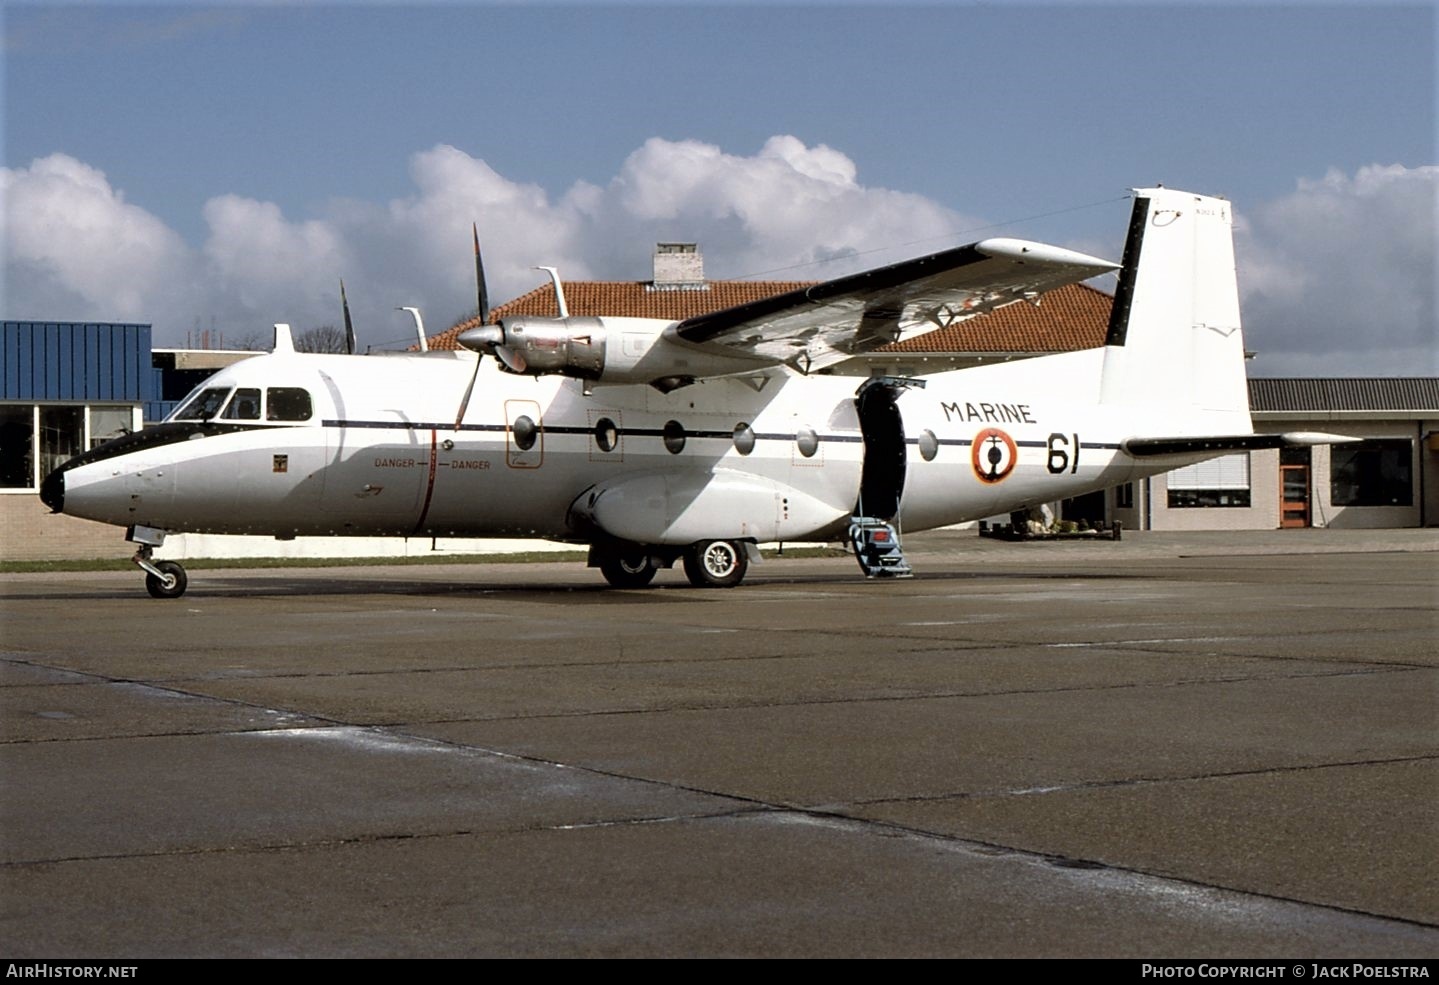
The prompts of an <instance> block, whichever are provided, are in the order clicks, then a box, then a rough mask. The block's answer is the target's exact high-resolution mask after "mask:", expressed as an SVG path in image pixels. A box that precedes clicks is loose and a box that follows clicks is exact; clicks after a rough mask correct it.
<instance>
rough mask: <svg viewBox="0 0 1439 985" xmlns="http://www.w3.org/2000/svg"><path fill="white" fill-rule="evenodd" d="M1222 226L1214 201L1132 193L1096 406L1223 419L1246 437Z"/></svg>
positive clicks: (1227, 227)
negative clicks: (1132, 407) (1129, 406)
mask: <svg viewBox="0 0 1439 985" xmlns="http://www.w3.org/2000/svg"><path fill="white" fill-rule="evenodd" d="M1232 225H1233V211H1232V209H1231V207H1230V204H1229V203H1228V202H1227V201H1225V200H1224V199H1220V198H1210V197H1207V196H1203V195H1194V194H1191V193H1189V192H1181V191H1173V190H1171V189H1168V188H1142V189H1135V200H1134V211H1133V213H1132V214H1131V216H1130V222H1129V235H1128V237H1127V239H1126V241H1125V245H1124V259H1123V264H1122V268H1121V270H1120V274H1119V286H1118V288H1117V290H1116V291H1115V296H1114V305H1113V308H1112V310H1111V313H1110V320H1109V330H1108V334H1107V336H1106V339H1105V356H1104V373H1103V377H1102V380H1101V384H1100V387H1101V389H1100V400H1101V402H1102V403H1105V404H1136V405H1138V404H1142V405H1147V406H1149V407H1155V406H1159V407H1164V406H1169V407H1173V408H1174V409H1175V411H1176V412H1179V411H1188V412H1189V415H1188V416H1190V417H1192V416H1193V411H1195V410H1202V411H1205V412H1209V413H1210V414H1212V413H1215V412H1217V413H1219V414H1221V415H1228V414H1233V415H1236V419H1235V421H1234V425H1233V426H1234V427H1242V429H1243V430H1245V431H1247V430H1249V428H1250V421H1249V390H1248V384H1247V382H1246V380H1245V374H1244V334H1243V331H1242V330H1241V327H1240V319H1239V287H1238V281H1237V279H1236V276H1235V269H1234V236H1233V229H1232ZM1241 417H1242V421H1241V419H1240V418H1241ZM1213 425H1214V421H1213V420H1212V418H1211V419H1210V420H1209V422H1208V423H1207V424H1206V427H1212V426H1213Z"/></svg>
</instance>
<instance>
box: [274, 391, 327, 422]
mask: <svg viewBox="0 0 1439 985" xmlns="http://www.w3.org/2000/svg"><path fill="white" fill-rule="evenodd" d="M314 413H315V410H314V406H313V405H312V404H311V402H310V391H309V390H304V389H301V388H300V387H297V386H272V387H270V388H269V389H267V390H266V391H265V420H267V421H308V420H309V419H310V418H311V417H312V416H313V415H314Z"/></svg>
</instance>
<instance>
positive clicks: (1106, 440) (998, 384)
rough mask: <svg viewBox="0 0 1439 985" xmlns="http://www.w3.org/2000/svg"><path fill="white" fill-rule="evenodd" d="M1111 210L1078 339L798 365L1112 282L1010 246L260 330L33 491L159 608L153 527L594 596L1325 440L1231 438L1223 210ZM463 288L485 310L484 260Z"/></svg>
mask: <svg viewBox="0 0 1439 985" xmlns="http://www.w3.org/2000/svg"><path fill="white" fill-rule="evenodd" d="M1135 195H1136V197H1135V201H1134V208H1133V215H1132V218H1131V220H1130V225H1129V234H1128V239H1127V242H1126V244H1125V248H1124V260H1123V264H1122V267H1119V270H1120V274H1119V286H1118V290H1117V293H1116V296H1115V300H1114V306H1113V314H1112V317H1111V320H1110V323H1109V330H1108V337H1107V338H1106V340H1105V345H1104V346H1103V347H1102V348H1098V349H1092V350H1087V351H1082V352H1071V353H1063V354H1059V355H1051V356H1042V357H1036V358H1033V359H1028V360H1024V361H1020V362H1014V363H1004V364H996V365H989V366H981V367H976V368H970V369H963V370H956V371H951V372H942V373H938V374H935V375H932V376H929V377H928V378H927V379H924V380H916V379H896V378H877V379H870V380H866V381H864V382H863V383H862V385H860V386H859V387H858V389H856V385H855V379H854V377H846V376H842V375H826V374H823V373H822V372H821V371H822V370H825V369H828V368H830V367H833V366H835V365H836V364H838V363H840V362H842V361H844V360H848V359H851V358H854V357H856V356H859V355H861V354H863V353H865V352H867V351H869V350H872V349H875V348H878V347H879V346H881V345H884V344H885V343H889V342H893V341H896V340H899V339H902V338H905V337H908V336H912V335H915V334H919V333H922V332H925V331H929V330H932V329H934V328H936V327H938V326H941V325H944V324H948V323H951V322H955V321H959V320H963V319H966V318H970V317H973V316H974V315H976V314H979V313H982V312H986V311H990V310H993V309H995V308H997V307H1000V306H1002V305H1006V304H1011V303H1015V302H1018V301H1021V300H1030V301H1036V302H1037V301H1038V299H1039V296H1040V295H1041V294H1042V293H1043V292H1044V291H1047V290H1050V289H1052V288H1054V287H1057V286H1060V285H1062V284H1067V283H1072V282H1076V281H1080V280H1084V279H1086V278H1089V277H1093V276H1095V275H1097V274H1100V273H1104V272H1107V271H1111V270H1114V269H1116V267H1117V265H1116V264H1113V263H1110V262H1108V261H1106V260H1100V259H1097V258H1095V257H1090V256H1085V255H1083V254H1080V253H1075V252H1072V251H1069V250H1064V249H1059V248H1057V247H1053V246H1045V245H1042V244H1038V243H1029V242H1024V241H1020V240H1013V239H988V240H984V241H983V242H979V243H975V244H973V245H970V246H964V247H959V248H957V249H952V250H946V251H944V252H941V253H935V254H932V255H929V256H924V257H920V258H917V259H914V260H909V261H905V262H903V263H898V264H894V265H892V266H888V267H881V268H878V269H875V270H871V271H868V272H865V273H861V274H856V275H853V276H849V277H842V278H839V279H837V280H832V281H827V282H824V283H821V284H817V285H815V286H812V287H808V288H804V289H801V290H798V291H793V292H791V293H788V294H782V295H778V296H776V297H773V298H769V299H766V300H763V301H757V302H754V303H751V304H745V305H741V306H739V307H735V308H730V309H727V310H723V311H718V312H714V313H712V314H707V315H701V316H699V317H695V318H690V319H687V320H685V321H681V322H668V321H663V320H654V319H638V318H581V317H561V318H534V317H520V318H512V319H505V320H504V321H503V323H502V324H498V325H488V324H487V325H481V326H480V327H478V328H473V329H470V330H468V331H466V332H464V333H463V334H462V335H461V337H460V341H461V344H463V345H465V346H466V347H467V350H468V351H459V352H454V351H441V352H413V353H386V354H377V355H370V356H356V355H313V354H304V353H298V352H295V351H294V347H293V344H292V342H291V339H290V333H289V329H288V327H287V326H283V325H277V326H276V336H275V346H274V351H273V352H271V353H269V354H267V355H260V356H256V357H254V358H251V359H247V360H244V361H242V362H239V363H236V364H235V365H233V366H230V367H228V368H226V369H224V370H222V371H220V372H219V373H216V374H215V375H214V376H212V377H211V378H210V379H209V380H207V381H206V382H205V383H203V384H202V385H201V386H200V387H198V388H197V389H196V390H195V392H194V393H192V394H191V395H190V396H189V397H188V398H187V399H186V400H185V401H184V403H183V404H182V405H181V406H180V407H179V408H178V409H176V410H175V412H174V413H172V414H171V415H170V416H169V417H168V418H167V419H166V420H165V422H164V423H162V424H160V425H158V426H156V427H154V428H150V429H147V430H143V431H140V432H136V433H134V434H130V435H125V436H123V437H120V438H117V439H115V440H113V441H110V442H108V443H106V444H103V445H100V446H98V447H96V448H94V449H92V450H91V451H88V452H86V453H84V454H82V455H80V456H78V457H76V458H74V459H72V460H71V461H69V462H67V463H66V464H64V465H62V466H61V467H60V468H58V469H56V470H55V471H54V472H53V473H51V474H50V475H49V476H48V477H47V478H46V479H45V481H44V483H43V485H42V489H41V493H40V495H41V498H42V499H43V500H44V502H45V503H46V504H47V505H49V506H50V507H51V508H52V509H53V510H54V511H56V512H65V513H69V514H73V515H75V516H80V517H86V518H89V519H92V520H99V521H102V522H105V523H113V524H119V525H122V526H124V527H126V528H127V532H126V539H127V540H130V541H132V542H134V543H136V544H138V545H139V550H138V552H137V553H136V555H135V559H134V560H135V562H136V563H137V564H138V565H139V566H140V567H141V568H142V569H144V571H145V572H146V576H147V577H146V587H147V588H148V590H149V592H150V594H151V595H153V596H156V597H163V598H174V597H178V596H179V595H181V594H182V593H183V592H184V591H185V588H186V583H187V579H186V575H185V572H184V570H183V568H182V567H181V566H180V565H179V564H178V563H176V562H174V561H167V560H155V559H153V557H152V551H153V549H154V548H155V547H156V546H158V545H160V544H161V543H162V542H163V540H164V537H165V535H166V534H167V533H171V532H200V533H226V534H258V535H266V536H273V537H276V538H278V539H281V540H285V539H289V538H292V537H296V536H309V535H325V534H329V535H336V536H376V535H402V536H426V537H484V536H497V537H513V536H525V537H544V538H551V539H555V540H561V541H569V542H575V543H583V544H588V545H590V556H589V563H590V566H591V567H598V568H600V570H601V572H602V573H603V574H604V576H605V578H606V579H607V580H608V581H609V582H610V584H612V585H615V586H618V587H631V588H633V587H641V586H644V585H646V584H648V583H649V582H650V581H651V579H653V577H654V575H655V572H656V569H658V568H660V567H670V566H672V565H673V564H674V562H675V561H676V560H680V559H682V560H683V564H684V569H685V573H686V574H687V576H688V577H689V580H690V581H691V582H692V583H693V584H695V585H697V586H716V587H723V586H732V585H736V584H738V583H739V582H740V580H741V579H742V578H743V577H744V575H745V572H746V568H747V565H748V563H749V562H750V561H751V560H753V559H755V558H757V557H758V551H757V548H756V545H757V544H760V543H765V542H771V541H819V540H839V539H841V538H844V537H846V536H847V537H848V538H849V540H850V541H851V543H853V544H854V546H855V548H856V554H857V557H858V558H859V559H860V561H861V567H862V568H863V569H864V570H865V573H866V574H870V575H902V574H907V573H908V566H907V565H906V564H905V562H904V559H903V555H902V552H901V551H900V549H899V545H898V540H897V536H896V533H895V531H894V527H893V526H892V524H893V523H894V522H895V521H896V520H898V519H901V518H902V526H903V529H905V530H909V531H915V530H924V529H927V528H932V527H937V526H942V525H945V524H952V523H957V522H960V521H964V520H971V519H975V518H979V517H986V516H992V515H994V514H998V513H1005V512H1010V511H1013V510H1017V509H1021V508H1024V507H1026V506H1030V505H1034V504H1039V503H1045V502H1052V501H1055V500H1058V499H1062V498H1066V497H1071V496H1077V495H1080V494H1082V493H1086V492H1091V491H1094V490H1099V489H1104V488H1107V487H1109V486H1114V485H1117V484H1119V483H1124V482H1130V481H1133V480H1135V479H1137V478H1141V477H1143V476H1147V475H1153V474H1155V473H1159V472H1164V471H1167V470H1169V469H1173V468H1176V467H1179V466H1182V465H1187V464H1191V463H1194V462H1197V461H1201V460H1203V459H1205V458H1211V457H1214V456H1215V455H1219V454H1223V453H1225V452H1228V451H1232V450H1236V449H1246V448H1262V447H1276V446H1278V445H1280V444H1284V443H1301V444H1313V443H1319V442H1320V441H1321V440H1329V438H1330V436H1323V435H1313V434H1296V435H1256V434H1254V431H1253V426H1252V424H1251V421H1250V417H1249V404H1248V392H1247V388H1246V384H1245V375H1244V342H1243V338H1242V334H1241V332H1240V324H1239V299H1238V293H1237V289H1236V282H1235V273H1234V252H1233V238H1232V234H1231V211H1230V205H1229V203H1228V202H1227V201H1224V200H1222V199H1216V198H1208V197H1203V196H1199V195H1194V194H1189V193H1185V192H1179V191H1173V190H1170V189H1165V188H1150V189H1140V190H1137V191H1136V193H1135ZM476 263H477V268H478V267H479V253H478V243H477V244H476ZM479 287H480V291H479V293H480V309H481V312H482V320H483V321H488V320H489V319H488V317H487V315H488V308H487V306H486V303H485V300H484V278H483V272H482V271H480V274H479ZM561 303H562V304H563V301H562V302H561ZM562 311H563V308H562ZM487 354H488V355H493V356H495V357H496V358H495V359H492V360H486V359H485V358H484V356H485V355H487Z"/></svg>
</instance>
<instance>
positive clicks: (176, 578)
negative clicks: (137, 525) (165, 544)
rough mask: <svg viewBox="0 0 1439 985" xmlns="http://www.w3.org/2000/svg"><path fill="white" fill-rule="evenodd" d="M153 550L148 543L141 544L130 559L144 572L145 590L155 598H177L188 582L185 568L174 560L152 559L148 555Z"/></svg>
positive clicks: (183, 591) (182, 593)
mask: <svg viewBox="0 0 1439 985" xmlns="http://www.w3.org/2000/svg"><path fill="white" fill-rule="evenodd" d="M153 551H154V548H153V547H151V546H150V545H149V544H142V545H141V546H140V549H139V550H138V551H136V552H135V556H134V557H133V558H131V559H130V560H132V561H134V562H135V563H136V564H137V565H139V566H140V567H141V568H142V569H143V570H144V572H145V591H147V592H149V593H150V597H151V598H156V599H177V598H179V597H180V596H181V595H184V594H185V589H186V587H188V585H189V583H190V579H189V578H188V577H186V575H185V569H184V568H183V567H182V566H181V565H180V564H179V562H176V561H155V560H152V559H151V557H150V555H151V553H153Z"/></svg>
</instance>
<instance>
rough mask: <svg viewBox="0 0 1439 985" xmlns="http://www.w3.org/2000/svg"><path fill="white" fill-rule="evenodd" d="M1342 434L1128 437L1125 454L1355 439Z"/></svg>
mask: <svg viewBox="0 0 1439 985" xmlns="http://www.w3.org/2000/svg"><path fill="white" fill-rule="evenodd" d="M1358 440H1359V439H1358V438H1351V437H1348V436H1347V435H1342V434H1326V433H1324V432H1323V431H1286V432H1284V433H1283V434H1229V435H1222V434H1221V435H1208V436H1206V437H1201V438H1129V439H1128V440H1126V441H1125V442H1124V444H1123V446H1122V447H1123V449H1124V451H1125V453H1126V454H1129V455H1133V456H1134V457H1135V458H1152V457H1155V456H1158V455H1188V454H1191V453H1193V452H1202V451H1210V452H1225V451H1255V450H1258V449H1263V448H1302V447H1306V446H1309V445H1342V444H1348V443H1349V442H1351V441H1358Z"/></svg>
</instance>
